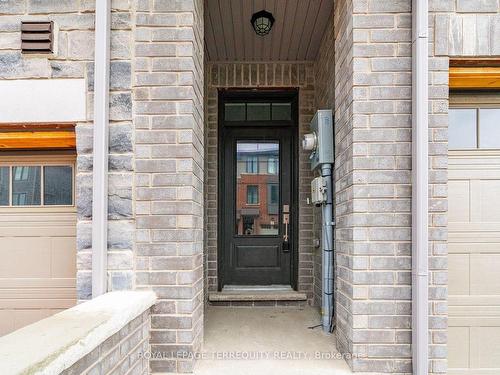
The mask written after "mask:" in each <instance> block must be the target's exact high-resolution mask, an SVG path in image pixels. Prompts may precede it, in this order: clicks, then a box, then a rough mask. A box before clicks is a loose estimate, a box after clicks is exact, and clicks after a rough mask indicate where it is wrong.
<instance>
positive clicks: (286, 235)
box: [283, 213, 290, 242]
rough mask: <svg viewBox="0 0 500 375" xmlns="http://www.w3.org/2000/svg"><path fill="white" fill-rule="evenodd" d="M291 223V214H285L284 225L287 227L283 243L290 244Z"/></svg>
mask: <svg viewBox="0 0 500 375" xmlns="http://www.w3.org/2000/svg"><path fill="white" fill-rule="evenodd" d="M289 223H290V214H285V213H284V214H283V224H284V225H285V234H284V235H283V241H285V242H288V225H289Z"/></svg>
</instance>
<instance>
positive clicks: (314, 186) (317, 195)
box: [311, 176, 326, 206]
mask: <svg viewBox="0 0 500 375" xmlns="http://www.w3.org/2000/svg"><path fill="white" fill-rule="evenodd" d="M311 201H312V203H313V204H314V205H316V206H319V205H321V204H323V203H325V202H326V181H325V178H324V177H321V176H319V177H316V178H315V179H313V180H312V181H311Z"/></svg>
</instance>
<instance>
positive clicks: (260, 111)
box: [247, 103, 271, 121]
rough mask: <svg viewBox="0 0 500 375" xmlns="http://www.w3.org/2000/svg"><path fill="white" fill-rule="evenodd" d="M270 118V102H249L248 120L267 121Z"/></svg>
mask: <svg viewBox="0 0 500 375" xmlns="http://www.w3.org/2000/svg"><path fill="white" fill-rule="evenodd" d="M270 119H271V104H270V103H247V121H265V120H270Z"/></svg>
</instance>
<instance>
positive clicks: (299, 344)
mask: <svg viewBox="0 0 500 375" xmlns="http://www.w3.org/2000/svg"><path fill="white" fill-rule="evenodd" d="M319 322H320V315H319V312H318V311H317V309H314V308H311V307H305V308H295V307H288V308H277V307H274V308H267V307H255V308H244V307H242V308H229V307H209V308H208V311H207V312H206V322H205V343H204V347H203V355H204V357H205V358H204V359H200V360H198V362H197V365H196V367H195V372H194V373H195V375H209V374H210V375H215V374H217V375H226V374H228V375H247V374H248V375H250V374H251V375H255V374H259V375H271V374H272V375H279V374H286V375H295V374H296V375H299V374H300V375H323V374H325V375H326V374H328V375H347V374H352V372H351V371H350V369H349V367H348V366H347V364H346V363H345V361H344V360H343V359H341V358H340V356H339V358H340V359H338V358H337V359H336V358H335V353H338V352H337V350H336V347H335V337H334V336H333V335H327V334H324V333H323V332H322V331H321V327H317V328H314V329H309V328H308V327H310V326H315V325H317V324H319ZM337 356H338V354H337ZM318 357H323V358H324V359H317V358H318Z"/></svg>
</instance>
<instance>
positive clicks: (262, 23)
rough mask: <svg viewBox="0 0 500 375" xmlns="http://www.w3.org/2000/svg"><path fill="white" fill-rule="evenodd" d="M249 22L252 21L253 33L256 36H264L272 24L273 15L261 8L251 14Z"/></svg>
mask: <svg viewBox="0 0 500 375" xmlns="http://www.w3.org/2000/svg"><path fill="white" fill-rule="evenodd" d="M250 22H251V23H252V27H253V29H254V30H255V33H256V34H257V35H258V36H264V35H267V34H269V32H270V31H271V28H272V27H273V24H274V17H273V15H272V14H271V13H269V12H266V11H265V10H261V11H260V12H257V13H254V14H253V15H252V19H251V20H250Z"/></svg>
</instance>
